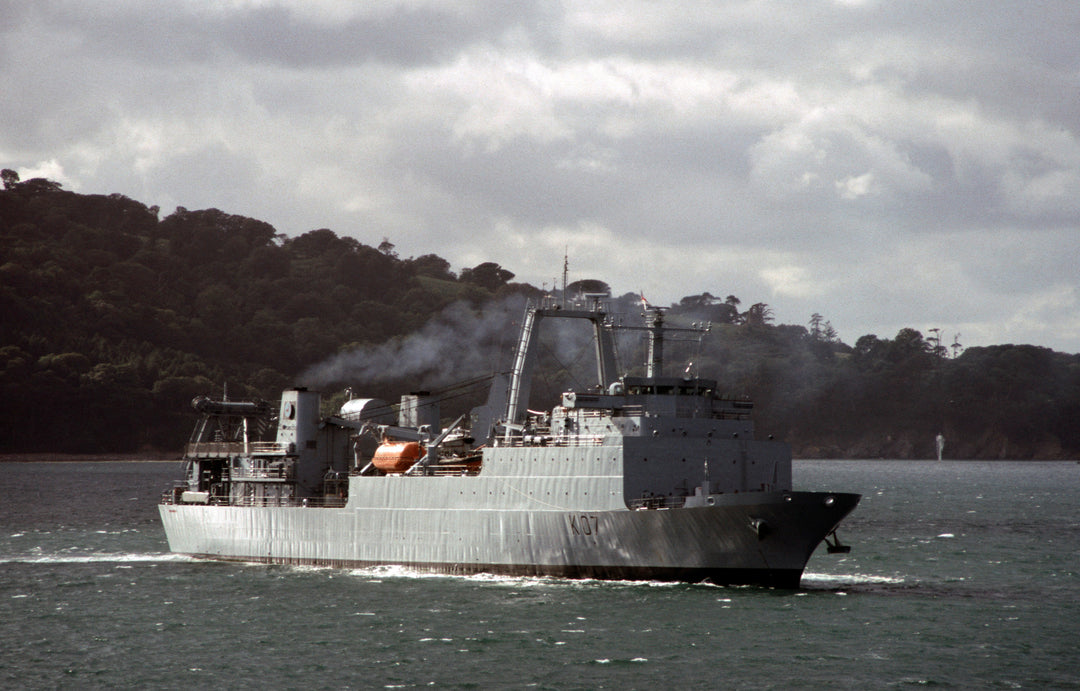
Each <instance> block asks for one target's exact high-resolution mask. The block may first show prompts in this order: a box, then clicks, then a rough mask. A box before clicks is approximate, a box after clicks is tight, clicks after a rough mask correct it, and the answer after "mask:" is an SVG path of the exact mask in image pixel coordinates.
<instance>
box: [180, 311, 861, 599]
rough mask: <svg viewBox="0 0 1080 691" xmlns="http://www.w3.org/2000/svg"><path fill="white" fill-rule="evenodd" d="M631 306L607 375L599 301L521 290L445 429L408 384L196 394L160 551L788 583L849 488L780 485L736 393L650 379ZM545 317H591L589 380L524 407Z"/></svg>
mask: <svg viewBox="0 0 1080 691" xmlns="http://www.w3.org/2000/svg"><path fill="white" fill-rule="evenodd" d="M645 316H646V320H645V322H644V324H642V325H640V326H638V327H636V328H637V329H639V330H640V331H641V332H642V334H643V335H644V336H645V337H646V343H647V351H648V356H647V360H646V366H645V370H644V376H619V374H618V372H619V370H618V365H617V362H616V340H615V339H614V337H613V333H614V331H615V330H616V328H620V327H618V326H617V325H616V323H615V321H614V319H613V318H612V317H611V316H609V314H608V313H607V312H606V307H605V303H604V302H603V301H602V300H601V299H599V298H598V297H595V296H593V297H591V298H589V299H588V300H587V301H586V302H578V303H574V304H566V303H559V302H555V301H554V300H550V299H549V300H545V301H541V302H540V303H537V304H530V305H529V306H528V307H527V309H526V312H525V315H524V319H523V321H522V328H521V335H520V339H519V341H518V344H517V348H516V351H515V355H514V361H513V367H512V369H511V370H510V372H509V373H508V374H504V375H502V376H501V377H497V378H496V380H495V382H494V383H493V385H492V394H491V395H489V398H488V402H487V404H485V405H484V406H480V407H478V408H475V409H473V411H472V412H471V414H469V415H468V416H466V415H463V416H462V417H460V418H458V419H457V420H456V421H454V422H453V423H452V424H450V425H448V426H446V427H445V428H444V427H443V426H442V425H441V424H440V411H439V405H438V401H437V399H436V397H433V396H430V395H425V394H423V393H418V394H409V395H407V396H403V397H402V400H401V402H400V404H399V405H397V406H390V405H388V404H387V403H386V402H384V401H381V400H377V399H364V398H354V399H352V400H349V401H347V402H346V403H345V404H344V406H342V408H341V409H340V411H339V412H338V414H336V415H332V416H329V417H322V416H321V415H320V395H319V394H318V393H317V392H314V391H308V390H305V389H292V390H287V391H285V392H284V393H283V395H282V398H281V402H280V405H279V406H278V408H277V410H276V411H274V410H273V407H272V406H271V405H270V404H267V403H252V402H237V401H212V400H209V399H206V398H198V399H196V400H195V401H194V402H193V403H194V406H195V408H196V410H197V411H198V412H199V413H200V414H201V417H200V419H199V421H198V423H197V425H196V427H195V430H194V432H193V434H192V437H191V441H190V443H189V444H188V446H187V449H186V452H185V460H186V466H185V472H184V478H183V480H182V481H180V482H178V483H177V484H176V486H175V487H173V488H172V489H171V490H169V491H167V492H166V493H165V494H164V495H163V497H162V502H161V504H160V507H159V508H160V513H161V519H162V522H163V523H164V527H165V533H166V535H167V536H168V541H169V547H170V549H171V550H172V551H173V552H178V553H183V554H188V555H193V556H196V557H204V558H212V559H228V560H240V561H246V562H264V563H273V564H307V565H325V566H337V567H369V566H379V565H402V566H405V567H408V568H412V569H418V570H424V571H437V572H443V573H451V574H470V573H481V572H485V573H493V574H506V575H518V576H521V575H524V576H557V577H568V578H598V579H629V580H638V579H648V580H665V581H687V582H702V581H708V582H712V583H715V584H754V585H763V586H773V587H781V588H797V587H798V586H799V583H800V579H801V577H802V573H803V569H804V568H805V566H806V563H807V561H808V560H809V558H810V556H811V554H812V553H813V552H814V550H815V549H816V548H818V547H819V545H821V544H822V543H824V544H825V545H826V547H827V549H828V551H829V552H843V551H847V550H848V549H849V548H848V547H847V546H846V545H842V544H841V543H840V541H839V539H838V538H837V537H836V527H837V525H838V524H839V523H840V521H841V520H842V519H843V518H844V517H845V516H846V515H847V514H848V513H849V512H850V511H851V510H852V509H853V508H854V507H855V505H856V504H857V503H858V501H859V495H857V494H847V493H838V492H797V491H793V489H792V479H791V452H790V448H789V447H788V445H787V444H786V443H783V442H781V441H774V440H772V439H771V438H770V439H756V438H755V436H754V427H753V422H752V421H751V418H750V414H751V409H752V404H751V403H750V402H749V401H746V400H735V399H730V398H724V397H721V396H719V395H717V392H716V382H715V381H713V380H710V379H702V378H697V377H692V376H689V375H688V376H675V377H673V376H664V372H663V351H664V343H665V333H669V334H670V332H672V331H677V330H674V329H669V328H667V326H666V325H665V323H664V316H663V313H662V311H661V310H659V309H655V308H649V309H647V311H646V313H645ZM555 319H573V320H585V321H587V322H591V326H592V328H591V332H592V338H593V342H594V344H595V354H596V382H595V385H593V386H590V387H588V388H586V389H584V390H580V391H567V392H565V393H563V394H562V397H561V401H559V403H558V405H556V406H555V407H554V408H552V409H550V410H544V411H541V412H537V411H533V410H529V408H528V401H529V392H530V385H531V381H532V373H533V370H534V368H535V365H536V362H537V350H538V340H537V337H538V333H539V331H540V329H541V327H542V326H543V324H544V323H546V322H549V321H551V320H555ZM670 338H672V336H669V339H670ZM275 418H276V419H275ZM466 418H468V420H467V421H466ZM466 422H468V424H466ZM271 436H272V437H273V438H272V440H268V441H263V440H262V439H265V438H268V437H271Z"/></svg>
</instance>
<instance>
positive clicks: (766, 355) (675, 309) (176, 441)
mask: <svg viewBox="0 0 1080 691" xmlns="http://www.w3.org/2000/svg"><path fill="white" fill-rule="evenodd" d="M2 179H3V185H4V189H3V190H0V318H2V339H0V451H29V450H39V451H54V452H64V451H68V452H97V453H103V452H123V451H134V450H138V449H143V448H154V449H160V450H166V451H168V450H175V449H179V447H180V445H181V444H182V442H183V440H184V437H185V436H186V434H187V428H188V424H189V419H190V418H189V407H188V402H189V401H190V400H191V398H192V397H194V396H196V395H201V394H209V395H213V396H220V395H222V394H223V393H225V390H226V388H227V392H228V395H229V396H230V397H231V398H249V397H254V398H266V399H273V398H276V397H277V395H278V393H279V391H280V389H281V388H284V387H286V386H290V385H293V384H295V383H297V381H298V377H299V376H300V375H301V373H303V372H304V371H305V370H306V369H307V368H309V367H310V366H312V365H313V364H314V363H318V362H320V361H323V360H325V359H327V358H330V357H331V356H333V355H335V354H336V353H339V352H341V351H345V350H349V349H355V348H357V347H361V348H362V347H374V346H386V345H387V344H394V343H402V344H404V343H407V339H408V337H409V335H410V334H414V333H416V332H418V331H420V330H421V329H423V328H431V327H430V326H425V325H429V324H431V323H432V322H433V317H435V316H436V315H439V314H441V313H444V311H446V310H447V308H448V306H449V305H451V304H455V305H461V304H465V305H472V306H473V307H472V309H474V310H479V308H480V306H481V305H485V304H488V303H490V302H492V301H494V300H503V299H505V298H506V297H507V296H508V295H515V294H517V295H527V296H536V295H538V294H539V293H540V291H539V290H537V289H536V288H534V287H532V286H528V285H524V284H516V283H511V282H510V281H511V279H513V277H514V274H513V273H512V272H511V271H509V270H507V269H504V268H502V267H501V266H499V265H498V264H495V263H493V262H485V263H482V264H479V265H478V266H475V267H471V268H468V267H467V268H462V269H461V270H460V271H459V272H458V273H457V274H455V272H454V271H453V270H452V267H451V265H450V264H449V262H447V261H446V260H444V259H442V258H441V257H438V256H437V255H434V254H425V255H423V256H420V257H417V258H407V259H403V258H401V257H399V256H398V254H397V251H396V248H395V246H394V245H393V243H391V242H390V241H389V240H388V239H386V238H383V239H382V240H381V242H380V243H379V244H378V246H377V247H370V246H367V245H364V244H363V243H360V242H358V241H356V240H354V239H352V238H348V237H340V236H338V235H337V234H336V233H334V232H333V231H331V230H329V229H325V228H324V229H318V230H312V231H310V232H307V233H304V234H302V235H300V236H298V237H294V238H287V237H284V236H281V235H279V234H278V233H277V232H276V231H275V229H274V228H273V227H272V226H270V225H269V224H267V223H264V222H262V221H258V220H255V219H250V218H245V217H242V216H235V215H231V214H228V213H225V212H222V211H219V210H217V209H206V210H201V211H189V210H187V209H184V208H182V207H180V208H177V209H176V211H175V212H174V213H173V214H171V215H169V216H167V217H165V218H163V219H162V218H159V210H158V209H157V208H154V207H147V206H145V205H143V204H140V203H139V202H136V201H134V200H131V199H128V198H127V197H124V196H122V195H118V194H112V195H107V196H104V195H80V194H75V193H71V192H67V191H64V190H63V189H62V188H61V186H60V185H59V184H57V183H55V182H52V181H48V180H44V179H40V178H38V179H33V180H27V181H21V180H19V176H18V175H17V174H16V173H14V171H10V170H4V171H3V176H2ZM574 289H575V290H577V291H579V292H588V293H596V292H601V293H603V292H609V291H610V288H609V287H608V286H607V285H606V284H605V283H603V282H602V281H598V280H595V279H588V280H585V281H579V282H577V283H576V284H575V285H574ZM718 294H720V293H718ZM613 302H614V303H615V309H616V310H620V311H622V312H624V313H626V314H628V315H636V314H638V313H640V311H641V310H640V296H637V295H633V294H627V295H624V296H622V297H620V298H615V299H614V300H613ZM740 307H741V302H740V300H739V299H738V298H736V297H735V296H734V295H728V296H727V297H726V298H724V299H720V298H718V297H715V296H713V295H712V294H710V293H703V294H701V295H695V296H688V297H686V298H683V299H682V300H681V301H679V302H678V303H676V304H674V305H672V306H671V307H670V308H669V309H668V310H667V311H668V321H669V323H671V324H673V325H680V324H687V325H688V324H689V323H690V322H695V323H698V324H700V323H705V322H709V323H711V324H712V329H711V332H710V333H709V334H708V335H707V336H706V337H704V338H698V339H696V340H692V341H690V342H687V343H685V344H683V346H682V350H680V349H679V346H676V345H673V346H672V347H671V348H670V353H671V357H672V358H673V360H674V361H678V360H679V358H683V359H685V362H682V363H681V364H679V371H682V370H683V369H684V367H685V369H686V370H687V371H694V372H696V373H698V374H700V375H701V376H706V377H711V378H717V379H718V380H719V381H720V385H721V387H722V389H723V391H724V392H725V393H727V394H729V395H733V396H750V397H753V398H754V399H755V400H756V402H757V408H756V411H757V420H758V425H759V430H760V432H761V433H762V434H775V435H776V436H778V437H781V438H787V439H789V440H790V441H791V442H792V444H793V446H794V448H795V451H796V454H798V455H803V456H832V457H864V458H865V457H875V456H888V457H930V456H931V455H932V453H933V439H934V437H935V436H936V435H937V434H938V433H939V432H940V433H942V434H944V435H945V437H946V439H947V442H946V444H947V446H946V449H947V455H949V456H951V457H980V458H999V457H1001V458H1004V457H1009V458H1035V457H1038V458H1060V457H1077V456H1080V427H1078V426H1077V425H1076V420H1077V419H1080V356H1077V355H1067V354H1062V353H1056V352H1053V351H1051V350H1048V349H1045V348H1038V347H1035V346H1014V345H1001V346H994V347H990V348H969V349H968V350H966V351H963V352H962V353H960V352H959V345H958V344H957V345H956V349H955V350H954V353H953V354H954V355H955V357H949V355H950V353H949V352H948V350H947V349H946V348H945V347H943V346H942V345H941V343H940V341H939V340H938V339H937V337H936V334H932V335H931V338H929V339H928V338H926V337H924V335H923V334H921V333H920V332H918V331H916V330H914V329H903V330H901V331H900V332H899V333H897V334H896V336H895V337H894V338H892V339H888V338H879V337H878V336H876V335H866V336H862V337H860V338H859V339H857V340H856V341H855V345H854V347H849V346H847V345H845V344H843V343H841V342H840V341H839V339H838V338H837V336H836V331H835V330H834V329H833V328H832V326H831V324H829V323H828V321H827V320H826V319H825V318H824V317H822V316H821V315H819V314H814V315H812V316H811V317H810V319H809V321H808V327H809V328H807V327H803V326H796V325H784V324H780V325H775V324H773V321H774V319H773V312H772V309H771V308H770V307H769V305H767V304H765V303H760V302H759V303H755V304H753V305H751V306H750V307H749V308H748V309H746V310H743V311H740ZM455 309H458V310H459V308H455ZM455 314H456V312H455ZM507 329H508V330H509V333H513V326H512V325H510V324H508V325H507ZM510 340H511V342H512V339H510ZM492 344H493V347H494V346H496V345H497V346H498V347H503V348H507V347H509V344H508V343H506V342H505V339H492ZM584 350H588V349H587V348H585V349H584ZM621 354H622V355H623V357H624V361H626V362H628V363H629V365H628V366H637V365H635V364H634V363H640V362H643V360H644V355H643V353H642V352H641V351H640V350H635V349H634V348H632V347H631V348H627V349H626V350H625V351H622V353H621ZM572 360H573V358H569V359H568V361H567V364H566V366H565V368H564V369H565V371H564V372H563V375H565V376H564V377H563V378H559V377H554V378H552V379H551V380H550V381H548V382H547V383H546V384H544V383H542V384H541V385H540V386H538V387H537V390H544V389H545V386H546V387H547V388H551V389H552V390H557V389H558V387H560V386H564V385H567V383H568V382H572V381H573V380H574V376H575V374H574V372H573V371H572V370H573V369H574V365H573V363H572V362H570V361H572ZM552 362H554V363H556V364H558V360H557V359H553V360H552ZM556 369H557V368H556ZM673 369H674V368H673ZM360 383H362V382H360ZM370 393H373V394H375V395H380V396H384V397H392V396H396V395H397V394H398V393H401V391H391V390H385V391H373V392H370Z"/></svg>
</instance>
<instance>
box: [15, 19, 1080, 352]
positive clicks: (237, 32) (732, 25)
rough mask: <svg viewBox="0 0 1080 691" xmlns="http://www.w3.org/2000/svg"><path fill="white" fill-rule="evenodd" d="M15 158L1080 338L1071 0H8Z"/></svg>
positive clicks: (256, 211) (151, 189) (677, 279)
mask: <svg viewBox="0 0 1080 691" xmlns="http://www.w3.org/2000/svg"><path fill="white" fill-rule="evenodd" d="M0 167H6V168H14V169H15V170H17V171H18V172H19V173H20V175H21V176H22V178H23V179H27V178H30V177H35V176H44V177H48V178H50V179H53V180H56V181H59V182H61V183H62V184H63V185H64V187H65V188H66V189H69V190H73V191H77V192H82V193H104V194H108V193H113V192H119V193H121V194H124V195H127V196H129V197H132V198H134V199H137V200H139V201H141V202H144V203H146V204H157V205H159V206H160V207H161V209H162V216H163V217H164V215H166V214H168V213H171V212H172V210H173V209H174V208H175V207H176V206H177V205H180V206H184V207H187V208H188V209H203V208H210V207H215V208H218V209H221V210H223V211H226V212H228V213H234V214H240V215H244V216H250V217H253V218H258V219H261V220H264V221H267V222H269V223H271V224H272V225H273V226H274V227H275V228H277V230H278V232H280V233H284V234H286V235H289V236H296V235H299V234H301V233H304V232H306V231H308V230H313V229H316V228H330V229H332V230H334V231H335V232H336V233H338V234H339V235H347V236H352V237H355V238H356V239H358V240H359V241H361V242H364V243H366V244H369V245H378V244H379V242H381V241H382V239H383V238H388V239H389V240H390V241H391V242H393V243H395V244H396V245H397V250H398V252H399V254H400V255H401V256H403V257H409V256H419V255H422V254H428V253H434V254H438V255H440V256H442V257H444V258H446V259H447V260H448V261H450V262H451V264H452V265H453V267H454V269H455V270H460V269H461V268H462V267H467V266H474V265H476V264H478V263H480V262H484V261H494V262H497V263H499V264H501V265H502V266H503V267H504V268H506V269H509V270H510V271H513V272H514V273H515V274H516V279H515V280H521V281H527V282H529V283H533V284H534V285H537V286H541V285H542V284H545V283H546V284H547V285H548V286H550V285H551V284H552V283H553V281H555V279H556V278H557V277H560V275H561V269H562V258H563V254H564V252H568V253H569V259H570V278H571V280H575V279H580V278H599V279H602V280H605V281H607V282H608V283H609V284H611V286H612V288H613V289H614V290H615V292H616V293H619V294H621V293H625V292H631V291H634V292H637V291H641V292H643V293H644V295H645V296H646V298H648V299H649V300H650V301H652V302H654V303H660V304H664V303H668V302H672V301H677V300H678V299H679V298H681V297H683V296H686V295H693V294H699V293H702V292H705V291H708V292H710V293H712V294H714V295H717V296H719V297H726V296H727V295H730V294H734V295H736V296H737V297H739V298H740V299H741V300H742V302H743V306H744V307H746V306H749V305H750V304H751V303H754V302H766V303H768V304H769V305H770V306H771V307H772V308H773V310H774V313H775V317H776V320H777V322H780V323H790V324H803V325H805V324H806V323H807V322H808V320H809V318H810V315H811V314H813V313H815V312H817V313H820V314H822V315H823V316H824V317H825V318H826V319H828V320H830V321H831V323H832V325H833V327H834V328H835V329H836V330H837V331H838V332H839V334H840V337H841V338H842V339H843V340H844V341H845V342H847V343H849V344H853V343H854V342H855V340H856V339H857V338H858V337H859V336H861V335H864V334H868V333H873V334H876V335H878V336H879V337H882V338H893V337H894V336H895V335H896V332H897V331H898V330H899V329H901V328H903V327H907V326H910V327H914V328H917V329H920V330H921V331H923V333H924V334H928V330H929V329H931V328H935V327H936V328H940V329H941V330H942V331H941V333H942V338H943V341H945V342H946V344H948V343H951V342H952V340H953V338H954V336H955V335H956V334H959V335H960V336H959V340H960V342H961V343H962V344H964V345H965V346H973V345H991V344H997V343H1034V344H1038V345H1044V346H1048V347H1051V348H1054V349H1056V350H1062V351H1066V352H1070V353H1077V352H1080V2H1077V1H1076V0H1061V1H1052V0H1016V1H1015V2H1004V1H1001V2H994V1H985V2H971V1H970V0H957V1H951V0H930V1H921V0H891V1H889V0H789V1H781V0H775V1H769V0H744V1H737V2H724V1H723V0H662V1H661V0H618V1H617V2H614V1H607V0H599V1H596V2H590V1H588V0H576V1H569V0H568V1H565V2H558V1H557V0H551V1H530V0H517V1H515V2H508V1H506V0H502V1H499V2H494V1H487V2H484V1H478V2H464V1H449V0H406V1H403V2H392V1H389V0H366V1H365V2H336V1H334V0H279V1H276V2H275V1H269V0H267V1H262V0H233V1H232V2H229V1H227V0H216V1H214V2H210V1H205V2H204V1H196V0H168V1H157V0H116V1H112V2H95V1H92V0H76V1H72V2H54V1H51V0H33V1H27V0H18V1H16V2H11V1H9V0H0Z"/></svg>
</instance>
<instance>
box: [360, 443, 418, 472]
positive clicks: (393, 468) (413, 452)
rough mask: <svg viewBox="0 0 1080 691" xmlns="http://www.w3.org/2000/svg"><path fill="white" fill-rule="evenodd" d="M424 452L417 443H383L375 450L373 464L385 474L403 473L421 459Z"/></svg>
mask: <svg viewBox="0 0 1080 691" xmlns="http://www.w3.org/2000/svg"><path fill="white" fill-rule="evenodd" d="M421 454H422V450H421V449H420V444H419V443H418V442H415V441H392V442H383V443H382V444H381V445H380V446H379V448H377V449H375V456H374V458H372V459H371V462H372V464H373V465H374V466H375V467H376V468H378V469H379V470H381V471H383V472H384V473H403V472H405V471H406V470H408V469H409V468H411V467H412V466H413V464H414V463H416V461H418V460H419V459H420V456H421Z"/></svg>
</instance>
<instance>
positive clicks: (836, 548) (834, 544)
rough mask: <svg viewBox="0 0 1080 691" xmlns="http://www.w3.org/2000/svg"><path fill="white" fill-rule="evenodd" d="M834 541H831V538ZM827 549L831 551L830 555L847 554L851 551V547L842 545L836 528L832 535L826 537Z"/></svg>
mask: <svg viewBox="0 0 1080 691" xmlns="http://www.w3.org/2000/svg"><path fill="white" fill-rule="evenodd" d="M830 537H831V538H832V540H829V538H830ZM825 549H827V550H828V551H829V554H847V553H848V552H850V551H851V545H844V544H841V543H840V536H839V535H837V534H836V529H835V528H834V529H833V531H832V532H831V533H829V534H828V535H826V536H825Z"/></svg>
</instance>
